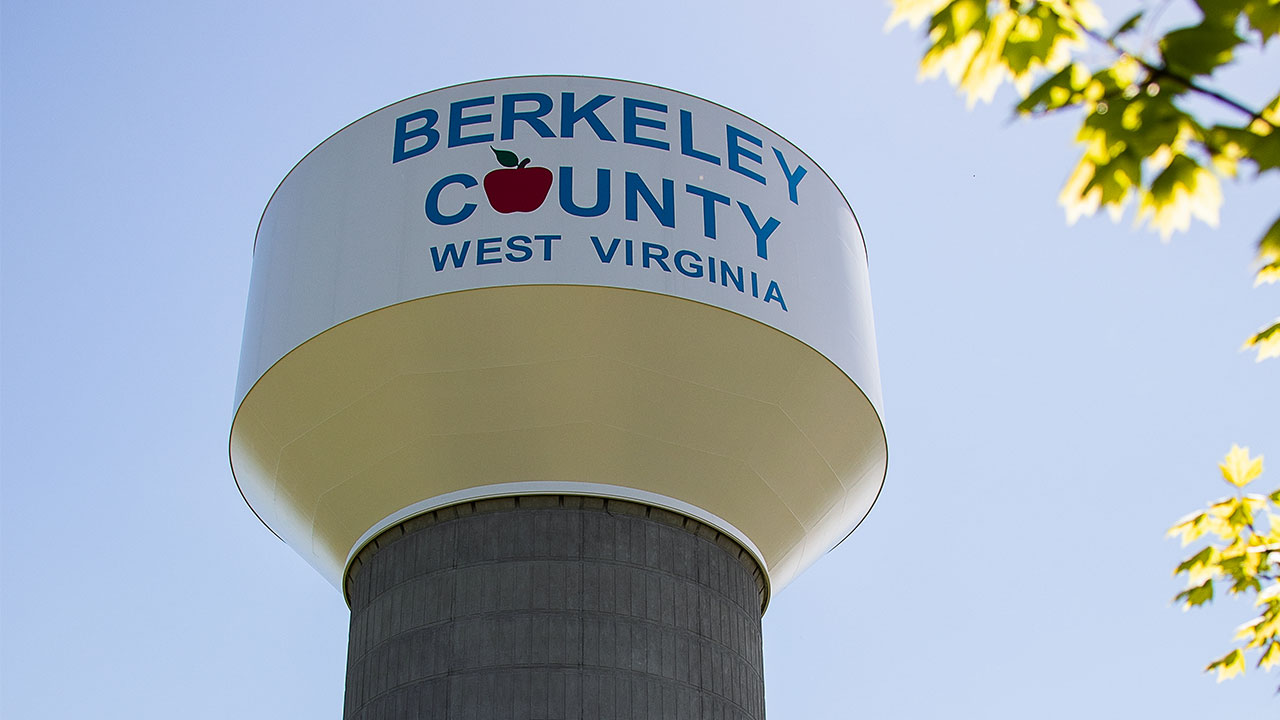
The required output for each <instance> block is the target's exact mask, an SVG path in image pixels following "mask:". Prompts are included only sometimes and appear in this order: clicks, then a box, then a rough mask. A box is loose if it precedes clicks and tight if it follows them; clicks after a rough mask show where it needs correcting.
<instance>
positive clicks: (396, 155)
mask: <svg viewBox="0 0 1280 720" xmlns="http://www.w3.org/2000/svg"><path fill="white" fill-rule="evenodd" d="M439 119H440V113H438V112H436V111H435V110H432V109H430V108H428V109H426V110H419V111H418V112H416V113H409V114H408V115H404V116H402V117H398V118H396V141H395V147H394V148H393V149H392V153H391V164H393V165H394V164H395V163H398V162H400V161H401V160H408V159H409V158H411V157H417V156H419V155H422V154H423V153H426V152H429V151H430V150H431V148H433V147H435V146H436V143H438V142H440V133H439V131H437V130H436V129H435V125H436V121H437V120H439ZM418 120H422V121H424V122H423V123H422V124H421V125H419V126H417V127H415V128H414V129H412V130H410V129H409V123H411V122H417V121H418ZM414 138H426V140H424V141H423V143H422V144H421V145H418V146H417V147H414V148H408V147H405V145H406V143H408V142H409V141H410V140H412V139H414Z"/></svg>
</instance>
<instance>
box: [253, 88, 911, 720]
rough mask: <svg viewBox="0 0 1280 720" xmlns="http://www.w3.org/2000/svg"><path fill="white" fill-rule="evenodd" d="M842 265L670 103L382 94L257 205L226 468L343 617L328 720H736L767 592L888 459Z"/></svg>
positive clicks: (841, 243)
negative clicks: (342, 694) (342, 696)
mask: <svg viewBox="0 0 1280 720" xmlns="http://www.w3.org/2000/svg"><path fill="white" fill-rule="evenodd" d="M880 404H881V400H880V380H879V374H878V368H877V360H876V350H875V334H874V329H873V326H872V314H871V302H870V294H869V289H868V279H867V258H866V249H865V246H864V243H863V239H862V235H861V232H860V230H859V228H858V225H857V221H856V220H855V219H854V216H853V212H852V210H851V209H850V207H849V205H848V203H847V201H846V200H845V198H844V197H843V195H841V193H840V191H839V190H838V189H837V188H836V186H835V184H834V183H833V182H832V181H831V179H830V178H829V177H827V175H826V174H825V173H824V172H823V171H822V170H821V168H819V167H818V165H817V164H816V163H815V162H814V161H813V160H812V159H810V158H809V157H808V156H807V155H805V154H804V153H803V152H801V151H800V150H799V149H797V148H796V147H795V146H794V145H792V144H791V143H789V142H787V141H786V140H784V139H782V138H781V137H780V136H778V135H777V134H775V133H774V132H772V131H771V130H769V129H768V128H766V127H764V126H763V125H760V124H759V123H756V122H754V121H753V120H751V119H749V118H747V117H744V116H742V115H739V114H738V113H735V112H733V111H731V110H729V109H727V108H724V107H722V106H719V105H716V104H714V103H712V102H708V101H706V100H703V99H700V98H697V97H693V96H690V95H686V94H683V93H679V92H675V91H673V90H668V89H665V88H660V87H654V86H650V85H643V84H638V83H633V82H624V81H618V80H607V79H600V78H589V77H516V78H505V79H499V80H488V81H483V82H475V83H468V84H464V85H458V86H454V87H449V88H445V89H442V90H437V91H434V92H429V93H426V94H423V95H418V96H416V97H412V98H409V99H407V100H403V101H401V102H398V103H395V104H393V105H390V106H388V107H385V108H383V109H381V110H378V111H376V112H374V113H372V114H370V115H367V116H365V117H364V118H361V119H360V120H358V121H356V122H354V123H352V124H351V125H349V126H347V127H346V128H344V129H342V130H341V131H339V132H338V133H336V134H335V135H333V136H332V137H330V138H329V139H328V140H326V141H324V142H323V143H321V144H320V145H319V146H318V147H316V148H315V149H314V150H312V151H311V152H310V153H309V154H308V155H307V156H306V157H305V158H303V159H302V161H301V162H299V163H298V165H297V166H296V167H294V169H293V170H292V171H291V172H290V173H289V174H288V176H287V177H286V178H285V179H284V181H283V182H282V183H281V184H280V186H279V188H278V189H277V190H276V192H275V194H274V195H273V196H272V198H271V200H270V202H269V203H268V205H267V208H266V210H265V212H264V213H263V216H262V221H261V224H260V226H259V229H258V235H257V239H256V242H255V247H254V258H253V277H252V283H251V286H250V295H249V303H248V312H247V318H246V322H245V333H244V346H243V350H242V356H241V361H240V377H239V383H238V387H237V389H236V414H235V420H234V422H233V425H232V431H231V463H232V467H233V470H234V472H235V476H236V481H237V483H238V484H239V487H240V490H241V492H242V493H243V495H244V498H245V500H246V501H247V502H248V504H249V506H250V507H251V508H252V509H253V511H254V512H255V513H256V514H257V515H258V517H259V518H261V520H262V522H263V523H264V524H266V526H267V527H268V528H270V529H271V531H272V532H274V533H275V534H276V535H277V536H279V537H280V539H282V540H284V541H285V542H286V543H288V544H289V545H290V546H291V547H292V548H293V549H294V550H296V551H297V552H298V554H299V555H301V556H302V557H303V558H304V559H306V560H307V561H308V562H309V563H311V564H312V565H313V566H314V567H315V568H316V570H318V571H319V572H320V573H321V574H322V575H323V576H324V577H325V578H327V579H328V580H329V581H330V582H332V583H333V585H334V586H335V587H336V588H338V590H339V591H341V592H342V593H343V594H344V596H345V598H346V600H347V602H348V604H349V605H350V606H351V609H352V616H351V635H350V647H349V651H348V653H349V654H348V673H347V688H346V707H345V715H344V717H345V718H348V720H354V719H356V718H361V719H368V720H373V719H375V718H376V719H378V720H382V719H386V718H427V717H430V718H440V719H443V718H449V719H451V720H460V719H462V718H468V719H469V718H475V719H477V720H478V719H481V718H483V719H485V720H490V719H503V718H511V719H512V720H531V719H532V720H559V719H561V718H565V719H567V718H593V719H594V718H617V719H619V720H622V719H628V720H630V719H638V718H646V719H653V720H657V719H659V718H660V719H662V720H672V719H673V718H682V719H683V718H690V719H692V718H717V719H719V718H724V719H726V720H729V719H738V718H742V719H744V720H745V719H750V720H759V719H760V718H762V717H763V715H764V696H763V689H764V684H763V678H762V674H761V672H762V653H761V647H760V618H761V614H762V612H763V610H764V608H765V606H766V605H767V603H768V600H769V597H770V595H771V593H776V592H777V591H778V590H779V589H780V588H782V587H783V586H784V585H786V584H787V583H788V582H789V581H790V580H791V579H792V578H794V577H795V576H796V575H797V573H799V572H800V571H801V570H803V569H804V568H805V567H807V566H808V565H810V564H811V563H813V562H814V561H815V560H816V559H817V558H819V557H820V556H821V555H823V554H824V553H826V552H827V551H828V550H830V549H831V548H832V547H834V546H835V545H836V544H838V543H839V542H840V541H841V540H842V539H843V538H845V537H846V536H847V535H848V534H849V533H850V532H851V531H852V530H853V528H854V527H855V526H857V524H858V523H859V522H860V521H861V520H862V518H863V517H864V516H865V515H866V514H867V512H868V510H869V509H870V507H871V505H872V503H873V502H874V501H875V498H876V495H877V494H878V492H879V490H880V487H881V485H882V483H883V479H884V474H885V463H886V445H885V436H884V430H883V427H882V425H881V422H880V414H879V410H880Z"/></svg>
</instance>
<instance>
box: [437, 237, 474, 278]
mask: <svg viewBox="0 0 1280 720" xmlns="http://www.w3.org/2000/svg"><path fill="white" fill-rule="evenodd" d="M470 248H471V241H470V240H467V241H465V242H463V243H462V251H461V252H459V251H458V246H456V245H454V244H453V243H448V244H446V245H445V246H444V252H443V253H441V252H440V248H437V247H433V248H431V264H432V265H434V266H435V268H436V272H440V271H441V270H443V269H444V266H445V264H446V263H449V262H452V263H453V266H454V267H455V268H460V267H462V263H464V262H466V260H467V250H468V249H470Z"/></svg>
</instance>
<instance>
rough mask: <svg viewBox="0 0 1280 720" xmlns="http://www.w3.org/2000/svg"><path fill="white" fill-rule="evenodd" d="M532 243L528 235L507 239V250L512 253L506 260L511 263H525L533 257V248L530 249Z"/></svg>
mask: <svg viewBox="0 0 1280 720" xmlns="http://www.w3.org/2000/svg"><path fill="white" fill-rule="evenodd" d="M532 242H533V241H532V240H530V239H529V237H528V236H527V235H512V236H511V237H509V238H507V249H508V250H510V252H508V253H507V254H506V258H507V259H508V260H510V261H511V262H524V261H525V260H528V259H529V258H531V257H533V248H531V247H529V244H530V243H532Z"/></svg>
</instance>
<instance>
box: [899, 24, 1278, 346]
mask: <svg viewBox="0 0 1280 720" xmlns="http://www.w3.org/2000/svg"><path fill="white" fill-rule="evenodd" d="M1194 5H1195V6H1196V8H1197V9H1198V10H1199V12H1200V21H1199V22H1198V23H1196V24H1194V25H1188V26H1186V27H1180V28H1175V29H1172V30H1169V31H1168V32H1165V33H1163V34H1162V35H1158V36H1156V39H1155V41H1154V42H1151V41H1150V38H1151V37H1152V36H1153V33H1154V32H1155V28H1154V27H1153V23H1151V22H1146V21H1145V12H1138V13H1136V14H1134V15H1132V16H1131V17H1129V18H1128V19H1126V20H1125V21H1124V22H1121V23H1120V24H1119V25H1117V26H1116V27H1115V29H1113V30H1111V31H1109V32H1108V31H1107V30H1106V27H1107V22H1106V20H1105V19H1104V18H1103V16H1102V12H1101V11H1100V10H1099V9H1098V7H1097V5H1095V4H1094V3H1093V2H1092V0H1042V1H1039V2H1031V1H1026V2H1015V1H1013V0H1000V1H997V2H989V1H988V0H895V1H894V2H893V12H892V14H891V15H890V17H889V22H888V26H889V27H890V28H892V27H894V26H895V25H897V24H899V23H903V22H906V23H908V24H910V25H911V26H913V27H915V26H919V25H920V24H921V23H927V26H926V28H927V30H926V36H927V42H928V47H927V49H926V50H925V53H924V57H923V58H922V60H921V63H920V74H921V77H933V76H936V75H939V74H945V75H946V76H947V78H948V79H949V80H950V81H951V83H952V84H953V85H955V86H956V87H957V88H958V90H959V92H960V93H961V94H962V95H964V96H965V98H966V100H967V102H968V103H969V105H970V106H972V105H973V104H974V103H975V102H977V101H979V100H982V101H990V100H991V99H992V98H993V97H994V95H995V92H996V90H997V89H998V88H999V87H1000V86H1001V85H1002V84H1004V83H1005V82H1009V83H1012V84H1013V85H1014V86H1015V87H1016V88H1017V89H1018V91H1019V93H1020V95H1021V96H1022V99H1021V101H1020V102H1019V103H1018V104H1017V106H1016V109H1017V112H1018V113H1019V114H1021V115H1023V116H1027V117H1037V116H1041V115H1046V114H1049V113H1060V112H1063V111H1074V112H1077V113H1079V115H1080V116H1081V118H1082V121H1081V124H1080V129H1079V131H1078V132H1077V134H1076V139H1077V141H1078V142H1079V143H1080V145H1081V146H1082V148H1083V152H1082V154H1081V157H1080V161H1079V162H1078V163H1077V165H1076V167H1075V169H1074V170H1072V171H1071V173H1070V175H1069V176H1068V179H1067V182H1066V184H1065V186H1064V187H1063V189H1062V194H1061V195H1060V196H1059V200H1060V201H1061V203H1062V205H1063V207H1064V208H1065V210H1066V213H1067V219H1068V221H1069V222H1075V221H1076V220H1077V219H1078V218H1080V217H1081V216H1085V215H1092V214H1093V213H1095V212H1097V211H1098V210H1099V209H1103V208H1105V209H1106V210H1108V211H1109V212H1110V213H1111V215H1112V216H1113V217H1114V218H1116V219H1119V218H1120V217H1121V216H1122V215H1123V213H1124V211H1125V209H1126V208H1127V207H1128V206H1129V204H1130V203H1133V204H1134V205H1136V208H1137V210H1136V212H1135V222H1136V223H1137V224H1139V225H1141V224H1146V225H1147V226H1148V227H1150V228H1152V229H1154V230H1156V231H1157V232H1159V233H1160V236H1161V237H1162V238H1163V239H1166V240H1167V239H1168V238H1169V237H1170V236H1171V235H1172V234H1173V233H1174V232H1175V231H1181V230H1186V229H1187V228H1188V227H1189V226H1190V224H1191V220H1192V219H1193V218H1194V219H1198V220H1201V221H1203V222H1205V223H1208V224H1209V225H1215V226H1216V225H1217V223H1218V211H1219V209H1220V207H1221V206H1222V187H1221V182H1220V178H1221V177H1239V176H1240V175H1241V171H1242V170H1245V171H1246V172H1247V173H1249V174H1250V175H1251V176H1253V177H1257V176H1259V175H1262V174H1264V173H1269V172H1274V171H1276V170H1277V169H1280V132H1276V130H1277V127H1280V86H1278V87H1277V93H1276V94H1275V95H1273V96H1272V99H1271V101H1270V102H1268V103H1267V105H1266V106H1265V107H1261V108H1250V107H1248V106H1246V105H1245V104H1243V103H1241V102H1238V101H1236V100H1234V99H1232V98H1231V97H1229V96H1227V95H1225V94H1224V93H1222V92H1220V91H1219V90H1217V89H1215V88H1214V87H1213V85H1212V82H1213V75H1214V73H1215V72H1216V71H1217V70H1218V69H1219V68H1221V67H1223V66H1224V65H1227V64H1229V63H1231V62H1232V61H1233V60H1234V59H1235V58H1236V56H1237V55H1238V54H1239V52H1240V50H1241V49H1242V48H1243V47H1245V46H1249V45H1253V46H1259V47H1261V46H1263V45H1265V44H1266V43H1267V41H1268V40H1270V39H1271V38H1273V37H1274V36H1275V35H1276V34H1277V33H1280V0H1195V1H1194ZM1143 38H1147V40H1148V41H1147V42H1142V39H1143ZM1141 47H1149V48H1150V49H1149V50H1148V51H1146V52H1142V51H1140V49H1139V48H1141ZM1192 98H1199V99H1201V100H1208V101H1210V102H1212V103H1214V104H1216V105H1217V106H1219V107H1222V108H1225V109H1227V110H1228V111H1229V113H1230V114H1231V115H1232V116H1234V118H1235V119H1234V121H1231V122H1224V123H1212V124H1211V123H1208V122H1207V121H1202V120H1201V119H1199V118H1198V117H1197V115H1196V114H1195V113H1194V112H1191V111H1189V110H1187V109H1186V106H1187V105H1188V101H1189V100H1190V99H1192ZM1256 266H1257V268H1256V273H1257V274H1256V282H1257V284H1264V283H1272V282H1275V281H1276V280H1277V279H1280V218H1277V220H1276V221H1275V223H1274V224H1273V225H1272V226H1271V227H1270V228H1269V229H1268V230H1267V231H1266V233H1265V234H1264V235H1263V237H1262V239H1260V240H1259V241H1258V243H1257V262H1256ZM1245 346H1246V347H1248V348H1253V349H1255V350H1257V353H1258V355H1257V358H1258V359H1259V360H1262V359H1264V358H1267V357H1275V356H1280V320H1278V321H1277V322H1276V323H1275V324H1272V325H1271V326H1269V327H1267V328H1264V329H1263V330H1261V331H1259V332H1258V333H1257V334H1255V335H1253V336H1252V337H1250V338H1249V340H1248V341H1247V342H1246V344H1245Z"/></svg>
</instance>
